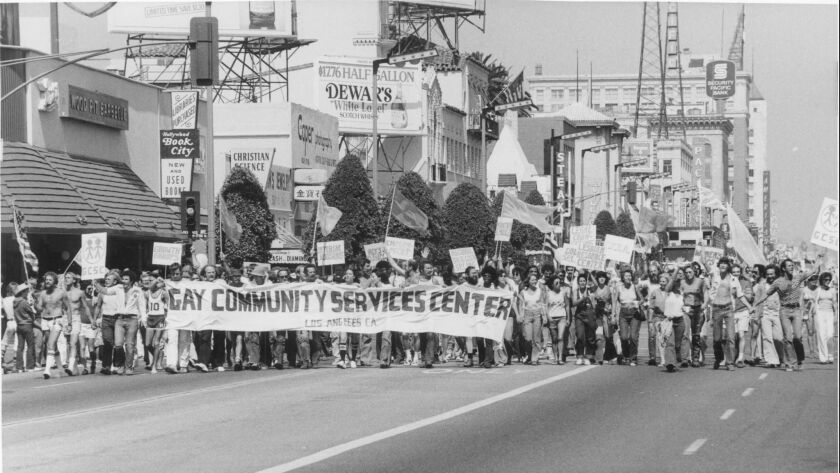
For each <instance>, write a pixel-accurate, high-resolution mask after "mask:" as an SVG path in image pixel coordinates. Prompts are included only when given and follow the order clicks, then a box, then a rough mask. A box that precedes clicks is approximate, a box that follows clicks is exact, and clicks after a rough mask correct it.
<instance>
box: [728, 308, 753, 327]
mask: <svg viewBox="0 0 840 473" xmlns="http://www.w3.org/2000/svg"><path fill="white" fill-rule="evenodd" d="M732 318H733V320H734V321H735V331H736V332H746V331H747V330H749V329H750V312H749V311H748V310H746V309H744V310H739V311H737V312H735V314H733V316H732Z"/></svg>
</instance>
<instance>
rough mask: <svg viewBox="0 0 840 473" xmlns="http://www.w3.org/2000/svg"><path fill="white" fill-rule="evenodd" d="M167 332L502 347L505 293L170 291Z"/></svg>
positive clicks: (320, 288)
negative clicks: (469, 340) (299, 333)
mask: <svg viewBox="0 0 840 473" xmlns="http://www.w3.org/2000/svg"><path fill="white" fill-rule="evenodd" d="M167 288H168V290H169V297H170V305H169V313H168V314H167V318H166V323H167V327H169V328H173V329H183V330H206V329H213V330H230V331H250V332H262V331H270V330H323V331H343V332H352V333H376V332H382V331H385V330H395V331H398V332H409V333H418V332H439V333H446V334H450V335H456V336H464V337H482V338H490V339H493V340H496V341H501V340H502V335H503V333H504V329H505V325H506V323H507V318H508V317H509V316H510V307H511V297H510V294H509V293H507V292H506V291H498V290H490V289H483V288H473V287H469V286H458V287H450V288H439V287H435V286H424V285H415V286H409V287H406V288H402V289H397V288H368V289H359V288H357V287H353V286H342V285H333V284H330V285H327V284H320V283H300V284H283V285H280V284H274V285H266V286H258V287H248V288H234V287H231V286H228V285H226V284H224V283H211V282H194V281H189V282H178V283H169V285H168V286H167Z"/></svg>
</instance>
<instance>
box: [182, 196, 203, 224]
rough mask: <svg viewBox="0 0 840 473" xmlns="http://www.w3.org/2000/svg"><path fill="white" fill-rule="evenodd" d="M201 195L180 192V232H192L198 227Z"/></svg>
mask: <svg viewBox="0 0 840 473" xmlns="http://www.w3.org/2000/svg"><path fill="white" fill-rule="evenodd" d="M199 202H201V194H200V193H199V192H196V191H186V192H181V230H183V231H186V232H194V231H196V230H197V227H198V223H197V222H198V218H199V209H200V207H199V205H200V204H199Z"/></svg>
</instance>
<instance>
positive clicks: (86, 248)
mask: <svg viewBox="0 0 840 473" xmlns="http://www.w3.org/2000/svg"><path fill="white" fill-rule="evenodd" d="M79 251H80V253H81V255H80V257H81V263H80V265H81V267H82V280H83V281H85V280H90V279H102V278H104V277H105V274H106V273H107V272H108V268H106V267H105V257H106V255H107V254H108V234H107V233H104V232H103V233H87V234H83V235H82V249H81V250H79Z"/></svg>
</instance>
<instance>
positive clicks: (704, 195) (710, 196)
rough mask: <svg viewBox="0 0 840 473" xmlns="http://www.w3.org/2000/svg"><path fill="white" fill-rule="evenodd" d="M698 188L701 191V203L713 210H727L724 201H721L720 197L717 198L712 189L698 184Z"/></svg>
mask: <svg viewBox="0 0 840 473" xmlns="http://www.w3.org/2000/svg"><path fill="white" fill-rule="evenodd" d="M697 189H698V190H699V191H700V205H702V206H703V207H708V208H710V209H712V210H725V209H724V207H723V203H721V201H720V199H718V198H717V196H716V195H715V193H714V192H713V191H712V190H711V189H709V188H707V187H703V186H701V185H698V186H697Z"/></svg>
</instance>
